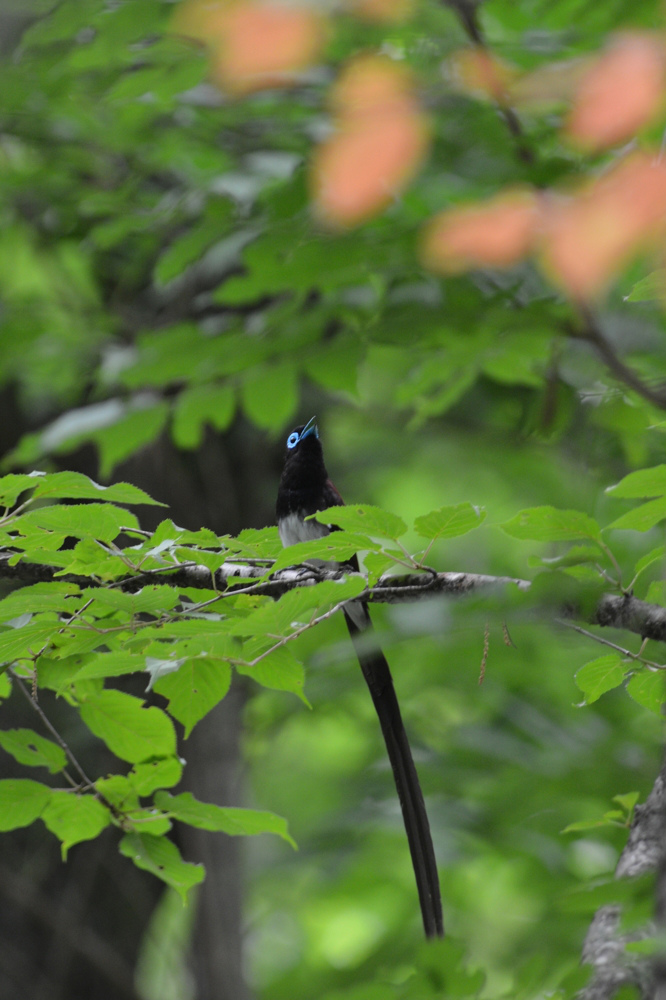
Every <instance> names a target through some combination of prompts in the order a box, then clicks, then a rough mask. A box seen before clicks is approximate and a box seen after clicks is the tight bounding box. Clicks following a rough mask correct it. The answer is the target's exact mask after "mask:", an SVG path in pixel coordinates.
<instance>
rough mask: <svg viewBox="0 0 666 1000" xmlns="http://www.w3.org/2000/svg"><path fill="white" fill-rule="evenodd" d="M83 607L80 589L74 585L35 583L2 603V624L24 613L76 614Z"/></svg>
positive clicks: (16, 592) (14, 593) (0, 616)
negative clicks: (54, 612) (58, 612)
mask: <svg viewBox="0 0 666 1000" xmlns="http://www.w3.org/2000/svg"><path fill="white" fill-rule="evenodd" d="M80 606H81V600H80V591H79V588H78V587H77V586H76V585H75V584H72V583H56V582H53V583H34V584H32V586H28V587H21V588H20V589H19V590H15V591H14V592H13V593H12V594H8V596H7V597H3V599H2V600H1V601H0V622H6V621H7V620H8V619H10V618H16V617H18V615H21V614H23V613H24V612H30V613H32V614H37V612H39V611H70V612H74V611H76V610H78V608H79V607H80Z"/></svg>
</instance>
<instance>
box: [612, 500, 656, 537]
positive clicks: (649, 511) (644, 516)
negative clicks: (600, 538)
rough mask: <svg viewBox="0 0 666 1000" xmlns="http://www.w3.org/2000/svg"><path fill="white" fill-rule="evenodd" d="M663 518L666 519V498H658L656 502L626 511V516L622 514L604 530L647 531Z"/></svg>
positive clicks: (650, 501) (649, 502)
mask: <svg viewBox="0 0 666 1000" xmlns="http://www.w3.org/2000/svg"><path fill="white" fill-rule="evenodd" d="M664 518H666V497H660V498H659V499H657V500H649V501H648V502H647V503H644V504H642V505H641V506H640V507H635V508H634V510H628V511H627V512H626V514H622V515H621V516H620V517H618V518H616V520H615V521H612V522H611V524H608V525H606V530H609V529H611V528H612V529H614V530H629V529H631V530H633V531H649V530H650V528H654V526H655V524H659V522H660V521H663V519H664Z"/></svg>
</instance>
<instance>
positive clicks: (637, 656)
mask: <svg viewBox="0 0 666 1000" xmlns="http://www.w3.org/2000/svg"><path fill="white" fill-rule="evenodd" d="M555 622H556V623H557V624H558V625H563V626H564V627H565V628H570V629H573V631H574V632H579V633H580V634H581V635H584V636H585V637H586V638H587V639H593V640H594V641H595V642H599V643H601V645H602V646H610V648H611V649H614V650H616V651H617V652H618V653H621V654H622V656H624V657H626V658H627V659H629V660H637V661H638V662H639V663H642V664H643V665H644V666H646V667H654V669H655V670H666V665H664V664H663V663H655V661H654V660H646V659H645V658H644V657H643V656H642V655H641V653H642V652H643V649H644V648H645V644H646V642H647V639H644V640H643V642H642V643H641V648H640V650H639V651H638V652H637V653H632V651H631V650H630V649H625V648H624V647H623V646H618V645H617V643H615V642H611V641H610V639H604V637H603V636H601V635H595V634H594V632H588V630H587V629H586V628H581V626H580V625H576V624H574V622H567V621H564V619H563V618H556V619H555Z"/></svg>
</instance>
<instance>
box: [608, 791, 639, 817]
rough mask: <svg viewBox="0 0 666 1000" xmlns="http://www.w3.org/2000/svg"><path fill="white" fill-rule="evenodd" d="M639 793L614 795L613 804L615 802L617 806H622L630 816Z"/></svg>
mask: <svg viewBox="0 0 666 1000" xmlns="http://www.w3.org/2000/svg"><path fill="white" fill-rule="evenodd" d="M640 794H641V793H640V792H625V793H624V795H614V796H613V802H617V804H618V805H619V806H622V808H623V809H624V811H625V812H626V813H627V815H631V813H632V812H633V811H634V806H635V805H636V803H637V802H638V800H639V798H640Z"/></svg>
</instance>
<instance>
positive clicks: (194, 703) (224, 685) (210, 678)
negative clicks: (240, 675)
mask: <svg viewBox="0 0 666 1000" xmlns="http://www.w3.org/2000/svg"><path fill="white" fill-rule="evenodd" d="M230 685H231V667H230V666H229V664H228V663H227V662H226V661H225V660H223V659H222V658H219V657H216V658H213V657H207V656H192V657H188V658H186V659H185V661H184V662H183V663H182V664H181V666H180V667H179V668H178V670H176V672H175V673H170V674H169V675H168V676H162V677H160V679H159V680H158V681H157V682H156V683H155V685H154V687H155V690H156V691H157V692H158V694H161V695H163V696H164V697H165V698H167V699H168V701H169V714H170V715H172V716H173V717H174V719H178V721H179V722H182V724H183V726H184V727H185V738H186V739H187V737H188V736H189V735H190V733H191V732H192V730H193V728H194V726H195V725H196V723H197V722H199V720H200V719H203V717H204V715H207V713H208V712H210V711H211V709H213V708H215V706H216V705H217V704H218V702H220V701H222V699H223V698H224V696H225V695H226V693H227V691H228V690H229V687H230Z"/></svg>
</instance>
